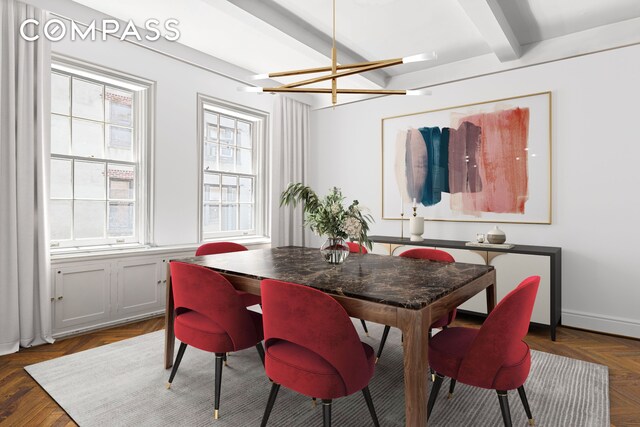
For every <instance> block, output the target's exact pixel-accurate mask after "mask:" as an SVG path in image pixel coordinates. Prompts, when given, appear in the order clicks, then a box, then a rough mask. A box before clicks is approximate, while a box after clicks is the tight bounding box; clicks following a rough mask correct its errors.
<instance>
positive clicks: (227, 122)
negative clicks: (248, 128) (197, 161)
mask: <svg viewBox="0 0 640 427" xmlns="http://www.w3.org/2000/svg"><path fill="white" fill-rule="evenodd" d="M235 133H236V121H235V120H233V119H230V118H229V117H225V116H220V142H221V143H223V144H232V145H233V144H235V141H234V134H235Z"/></svg>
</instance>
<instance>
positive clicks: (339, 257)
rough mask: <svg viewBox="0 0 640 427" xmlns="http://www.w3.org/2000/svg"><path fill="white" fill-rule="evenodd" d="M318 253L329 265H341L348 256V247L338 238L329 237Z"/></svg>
mask: <svg viewBox="0 0 640 427" xmlns="http://www.w3.org/2000/svg"><path fill="white" fill-rule="evenodd" d="M320 253H321V254H322V257H323V258H324V260H325V261H326V262H328V263H329V264H342V263H343V262H344V260H345V259H347V257H348V256H349V246H347V244H346V243H345V242H344V239H342V238H340V237H329V238H327V240H326V241H325V242H324V243H323V244H322V246H321V247H320Z"/></svg>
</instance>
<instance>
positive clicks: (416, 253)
mask: <svg viewBox="0 0 640 427" xmlns="http://www.w3.org/2000/svg"><path fill="white" fill-rule="evenodd" d="M400 256H401V257H405V258H418V259H428V260H430V261H441V262H455V259H453V257H452V256H451V254H450V253H448V252H445V251H441V250H439V249H429V248H414V249H409V250H408V251H404V252H402V253H401V254H400Z"/></svg>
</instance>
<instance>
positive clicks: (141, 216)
mask: <svg viewBox="0 0 640 427" xmlns="http://www.w3.org/2000/svg"><path fill="white" fill-rule="evenodd" d="M54 59H56V60H57V59H60V63H58V62H57V61H54V63H53V66H52V74H58V75H62V76H65V77H67V78H68V79H69V80H68V81H69V85H68V97H69V99H68V111H67V114H62V113H61V112H52V113H51V114H52V117H54V116H58V117H65V118H67V119H68V120H69V121H70V129H69V133H70V134H69V154H62V153H52V154H51V159H52V160H69V161H71V169H72V170H71V180H72V181H71V183H70V184H71V198H68V197H67V198H65V197H51V198H50V199H51V200H52V201H64V200H66V201H69V202H70V203H71V218H68V219H69V221H70V227H71V236H70V237H71V238H70V239H51V246H52V247H54V248H67V249H70V248H75V249H81V250H82V249H86V248H87V247H89V246H104V245H107V247H113V246H118V245H131V244H132V243H137V244H144V243H145V242H146V241H147V239H148V238H149V235H148V232H149V231H148V228H147V223H148V221H149V219H148V218H147V216H148V193H147V189H148V188H149V182H148V179H149V177H148V175H147V166H146V164H145V163H146V162H145V160H146V157H145V153H146V152H147V151H148V148H147V147H146V144H149V143H150V142H148V138H149V137H150V136H151V135H150V133H149V132H148V129H149V120H150V118H151V117H152V111H151V109H150V108H149V107H150V104H149V100H150V98H149V96H150V95H151V92H150V90H151V89H152V87H153V84H152V83H151V82H146V81H136V80H135V79H129V78H128V76H124V75H122V76H120V75H119V76H118V77H117V78H116V77H114V78H112V77H110V75H113V73H111V74H110V73H109V72H108V71H105V72H104V75H103V74H102V72H101V70H99V69H93V68H92V66H89V65H86V67H85V64H79V65H78V64H74V65H68V64H66V62H67V61H68V62H75V61H74V60H67V59H66V58H64V59H63V58H61V57H59V56H58V55H56V58H54ZM76 69H77V71H78V72H79V73H80V74H76V73H75V71H76ZM87 73H91V74H94V75H95V78H93V77H89V76H87ZM103 77H104V78H105V81H102V80H101V78H103ZM74 79H76V80H79V81H84V82H90V83H93V84H99V85H101V88H102V97H101V102H102V120H94V119H89V118H86V117H76V116H74V106H73V102H74V99H73V82H74ZM120 82H122V84H120ZM107 92H110V93H112V94H113V96H114V97H115V96H118V95H119V94H120V93H122V92H125V93H126V94H131V111H130V112H127V111H126V110H125V111H124V113H122V112H120V113H121V114H127V113H128V114H130V123H129V124H130V126H128V125H126V124H120V123H123V122H122V121H120V122H118V116H115V117H114V116H111V117H109V114H111V113H113V110H110V111H108V108H109V107H108V105H107V103H108V102H110V101H109V100H108V99H107V96H106V94H107ZM52 96H53V94H52ZM111 102H113V99H111ZM125 105H126V104H125ZM116 113H118V111H117V110H116ZM121 117H122V116H120V118H121ZM125 117H126V116H125ZM74 119H78V120H85V121H87V122H92V123H100V124H102V126H103V132H104V133H103V147H102V150H103V156H102V157H97V156H82V155H76V154H73V145H72V142H71V141H73V132H74V130H73V124H72V123H71V122H72V121H73V120H74ZM111 126H112V127H117V128H121V129H125V130H129V131H131V134H132V135H131V160H122V159H117V158H114V157H111V156H110V153H109V148H110V143H113V140H110V138H109V135H108V132H109V128H110V127H111ZM78 161H80V162H92V163H98V164H101V165H103V170H104V190H103V191H104V197H102V198H96V199H88V198H86V197H84V198H82V197H77V196H76V189H75V186H74V182H73V180H74V176H75V166H76V162H78ZM110 167H111V170H113V169H114V168H115V169H116V170H117V168H122V169H129V170H131V171H132V175H133V176H132V180H133V184H131V185H130V186H129V190H128V193H127V189H126V187H127V186H126V184H123V185H122V188H121V190H120V191H121V193H120V194H119V195H118V194H114V197H112V196H111V194H110V191H109V190H110V187H111V186H112V184H113V182H112V181H115V180H117V179H113V177H111V176H109V170H110ZM124 175H125V177H124V178H123V179H121V180H122V181H128V179H126V174H124ZM112 191H116V190H114V189H113V188H112ZM83 201H95V202H101V203H104V213H103V215H104V216H103V217H101V218H100V219H101V220H102V219H103V220H104V223H103V224H102V237H95V238H93V237H92V238H79V237H77V234H78V230H77V228H76V223H75V220H76V212H77V208H76V204H77V203H76V202H83ZM117 205H124V207H123V208H122V211H123V212H124V215H127V214H128V213H127V212H126V211H127V205H131V212H130V215H131V221H132V223H133V228H132V234H131V235H125V236H117V235H112V236H109V235H108V233H109V230H110V228H111V231H112V232H113V231H114V228H112V227H113V226H114V224H113V223H111V224H110V220H112V217H111V215H112V214H114V211H115V210H116V209H117V208H115V207H114V206H117ZM112 207H114V208H113V210H112ZM125 218H126V216H125ZM51 220H53V219H51ZM127 222H128V221H127ZM127 222H125V224H127ZM117 225H118V224H115V226H116V227H115V229H117ZM127 228H128V227H127Z"/></svg>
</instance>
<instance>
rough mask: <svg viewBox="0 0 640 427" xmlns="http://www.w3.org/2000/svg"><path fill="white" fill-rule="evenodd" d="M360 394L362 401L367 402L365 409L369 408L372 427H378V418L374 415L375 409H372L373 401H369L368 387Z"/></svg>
mask: <svg viewBox="0 0 640 427" xmlns="http://www.w3.org/2000/svg"><path fill="white" fill-rule="evenodd" d="M362 394H363V395H364V400H365V401H366V402H367V407H368V408H369V413H370V414H371V419H372V420H373V425H374V426H375V427H380V423H379V422H378V416H377V415H376V409H375V408H374V407H373V399H371V393H370V392H369V386H366V387H365V388H363V389H362Z"/></svg>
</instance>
